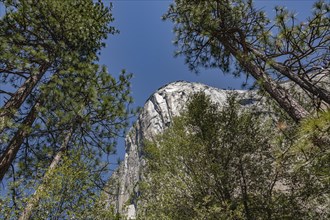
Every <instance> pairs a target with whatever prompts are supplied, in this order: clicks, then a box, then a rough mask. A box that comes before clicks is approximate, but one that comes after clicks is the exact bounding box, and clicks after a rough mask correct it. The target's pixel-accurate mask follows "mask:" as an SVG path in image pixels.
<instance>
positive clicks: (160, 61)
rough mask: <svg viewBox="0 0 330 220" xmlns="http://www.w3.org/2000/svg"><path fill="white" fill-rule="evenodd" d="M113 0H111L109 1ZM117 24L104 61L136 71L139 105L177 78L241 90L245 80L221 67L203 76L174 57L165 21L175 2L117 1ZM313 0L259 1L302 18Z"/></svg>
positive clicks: (117, 69)
mask: <svg viewBox="0 0 330 220" xmlns="http://www.w3.org/2000/svg"><path fill="white" fill-rule="evenodd" d="M105 2H107V3H108V2H109V1H105ZM112 2H113V6H114V8H113V15H114V17H115V22H114V23H113V25H114V26H115V27H117V28H118V29H119V30H120V34H119V35H115V36H110V38H109V39H108V40H107V47H106V48H105V49H103V51H102V54H101V63H103V64H105V65H107V66H108V69H109V71H110V73H112V74H117V73H119V72H120V71H121V69H126V70H127V71H128V72H132V73H133V75H134V78H133V80H132V94H133V97H134V100H135V106H143V104H144V102H145V101H146V99H147V98H148V97H149V96H150V95H151V94H152V93H153V92H154V91H156V90H157V89H158V88H159V87H161V86H163V85H165V84H166V83H169V82H173V81H176V80H187V81H193V82H201V83H205V84H207V85H210V86H214V87H218V88H224V89H228V88H234V89H240V88H241V85H242V82H243V81H244V79H237V78H233V77H232V76H230V75H223V74H222V73H221V71H220V70H217V69H215V70H204V69H201V71H200V73H199V75H196V74H194V73H192V72H190V71H189V69H188V67H187V66H186V65H185V64H184V58H183V57H179V58H174V56H173V54H174V51H175V50H176V48H175V47H174V46H173V45H172V40H173V38H174V34H173V33H172V27H173V25H172V23H170V22H169V21H166V22H164V21H162V20H161V16H162V15H163V14H164V13H165V12H166V11H167V8H168V6H169V4H170V3H171V2H172V1H167V0H159V1H155V0H144V1H141V0H115V1H112ZM313 2H314V1H313V0H290V1H284V0H259V1H258V0H257V1H256V5H257V6H258V7H262V8H265V9H266V11H267V14H270V15H271V14H273V13H274V11H273V8H274V6H275V5H285V6H287V7H288V8H289V9H292V10H294V11H295V12H296V13H297V14H298V17H300V18H304V16H305V15H306V14H310V12H311V8H312V4H313Z"/></svg>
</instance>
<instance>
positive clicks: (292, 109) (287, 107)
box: [222, 40, 309, 122]
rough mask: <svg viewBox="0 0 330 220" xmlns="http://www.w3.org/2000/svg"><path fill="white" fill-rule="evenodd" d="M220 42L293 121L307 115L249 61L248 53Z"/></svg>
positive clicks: (295, 101)
mask: <svg viewBox="0 0 330 220" xmlns="http://www.w3.org/2000/svg"><path fill="white" fill-rule="evenodd" d="M222 42H223V44H224V45H225V47H226V48H227V49H228V50H229V52H230V53H231V54H232V55H233V56H234V57H235V58H236V59H237V60H238V62H239V63H240V65H241V66H242V67H244V68H245V70H246V71H247V72H248V73H250V74H251V75H252V76H253V77H254V78H255V79H256V80H257V81H260V82H261V84H260V86H261V87H262V88H263V89H264V90H265V91H266V92H267V93H268V94H269V95H270V96H271V97H272V98H273V99H274V100H275V101H276V102H277V103H278V104H279V105H280V106H281V108H282V109H283V110H284V111H286V112H287V113H288V115H289V116H290V117H291V118H292V119H293V120H294V121H296V122H299V121H300V120H301V119H303V118H305V117H307V116H308V115H309V113H308V112H307V111H306V110H305V109H304V108H303V107H302V106H301V105H300V104H299V103H298V102H297V100H295V99H294V98H293V97H292V96H291V95H290V94H289V92H288V91H287V90H286V89H284V88H283V87H282V86H280V85H279V84H278V83H276V82H274V80H273V79H272V78H271V77H270V76H269V75H268V74H267V73H266V72H264V70H262V69H261V68H259V67H258V66H256V65H255V64H253V63H252V62H251V61H249V58H248V55H247V54H246V53H245V52H242V51H240V50H239V49H238V48H235V47H234V45H233V44H231V43H230V42H228V41H226V40H222Z"/></svg>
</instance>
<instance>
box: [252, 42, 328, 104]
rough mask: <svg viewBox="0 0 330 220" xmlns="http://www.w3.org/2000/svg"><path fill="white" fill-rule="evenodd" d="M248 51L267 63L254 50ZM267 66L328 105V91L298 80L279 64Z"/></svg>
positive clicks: (274, 63) (265, 59)
mask: <svg viewBox="0 0 330 220" xmlns="http://www.w3.org/2000/svg"><path fill="white" fill-rule="evenodd" d="M249 50H251V51H252V53H253V54H255V55H256V56H257V57H259V58H261V59H262V60H263V61H264V62H268V61H269V60H268V59H267V58H266V57H265V56H264V55H263V54H262V53H261V52H260V51H257V50H256V49H253V48H249ZM269 65H270V66H271V67H272V68H274V69H275V70H276V71H278V72H279V73H281V74H282V75H283V76H286V77H287V78H288V79H290V80H291V81H292V82H294V83H296V84H297V85H299V86H300V88H302V89H303V90H306V91H308V92H310V93H311V94H313V95H315V96H316V97H318V98H320V99H321V100H322V101H324V102H326V103H327V104H330V91H327V90H326V89H324V88H322V87H320V86H318V85H316V84H313V83H311V82H310V81H308V80H306V79H303V78H300V77H299V76H298V75H296V74H294V73H292V72H291V71H290V70H289V69H288V68H286V67H285V66H283V65H282V64H280V63H277V62H273V61H271V62H269Z"/></svg>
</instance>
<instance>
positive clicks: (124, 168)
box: [107, 81, 260, 219]
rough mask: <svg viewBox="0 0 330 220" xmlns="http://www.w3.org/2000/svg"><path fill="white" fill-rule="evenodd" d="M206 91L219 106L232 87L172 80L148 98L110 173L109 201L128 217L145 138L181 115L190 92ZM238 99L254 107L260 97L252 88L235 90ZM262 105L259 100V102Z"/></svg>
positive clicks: (132, 208) (135, 205)
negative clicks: (224, 88)
mask: <svg viewBox="0 0 330 220" xmlns="http://www.w3.org/2000/svg"><path fill="white" fill-rule="evenodd" d="M201 91H203V92H205V94H206V95H209V96H210V97H211V99H212V101H213V102H216V103H218V104H219V105H220V106H221V105H222V104H223V103H224V102H225V101H226V97H227V96H228V95H229V93H231V92H233V91H232V90H222V89H217V88H213V87H209V86H207V85H203V84H200V83H189V82H185V81H178V82H173V83H170V84H168V85H165V86H164V87H162V88H160V89H158V90H157V91H156V92H155V93H154V94H153V95H151V96H150V98H149V99H148V100H147V101H146V103H145V105H144V107H143V108H142V111H141V113H140V115H139V117H138V119H137V121H136V122H135V124H134V125H133V127H132V128H131V129H130V131H129V132H128V134H127V136H126V140H125V141H126V143H125V148H126V154H125V158H124V160H123V161H122V163H121V164H120V166H119V167H118V169H117V170H116V171H115V172H114V174H113V175H112V177H111V181H110V186H109V189H108V192H110V193H109V195H108V201H107V203H108V204H111V205H112V206H113V207H115V209H116V211H117V212H118V213H120V214H123V215H125V216H126V217H127V218H128V219H134V218H135V215H136V211H137V209H138V203H137V199H136V198H137V197H138V194H139V190H138V184H137V183H138V182H139V181H140V180H141V179H142V178H143V167H144V166H145V162H144V159H143V151H142V149H143V140H145V139H148V140H150V139H152V138H153V137H154V136H155V135H156V134H159V133H161V132H162V131H163V130H164V129H165V128H167V127H168V126H169V125H170V124H171V121H172V119H173V117H174V116H178V115H179V114H180V112H182V110H183V109H184V107H185V104H186V102H187V100H188V97H189V95H191V94H193V93H196V92H201ZM235 92H236V93H237V94H238V98H239V103H240V104H241V105H243V106H245V107H252V106H255V105H256V104H257V103H259V102H260V101H258V100H260V98H258V97H257V95H256V94H255V92H253V91H244V90H235ZM258 106H260V103H259V104H258Z"/></svg>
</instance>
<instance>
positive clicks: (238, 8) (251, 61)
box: [163, 0, 330, 121]
mask: <svg viewBox="0 0 330 220" xmlns="http://www.w3.org/2000/svg"><path fill="white" fill-rule="evenodd" d="M275 10H276V16H275V18H273V19H271V18H269V17H267V16H266V13H265V11H264V10H263V9H258V8H256V7H255V6H254V4H253V0H211V1H205V0H193V1H191V0H175V1H174V3H173V4H171V6H170V7H169V10H168V11H167V13H166V14H165V15H164V17H163V18H164V19H166V20H170V21H172V22H173V23H174V32H175V34H176V37H175V41H174V43H175V45H176V46H177V47H178V51H177V53H176V54H177V55H183V56H185V58H186V63H187V65H188V66H189V68H190V69H191V70H194V71H199V68H200V67H204V68H219V69H221V70H222V71H223V72H224V73H231V74H233V75H234V76H241V75H242V74H245V75H246V77H251V76H252V77H253V78H254V79H255V85H257V86H260V87H261V88H262V89H264V90H265V91H266V92H267V93H268V94H269V95H270V97H271V98H273V99H274V100H276V102H277V103H278V104H279V106H280V107H281V108H282V109H284V111H286V112H287V113H288V114H289V115H290V117H292V118H293V119H294V120H295V121H299V120H301V119H302V118H304V117H306V116H308V115H309V112H308V111H307V110H306V109H305V108H304V107H303V106H304V105H303V104H304V103H300V102H299V100H297V99H296V98H295V97H294V96H292V94H291V93H290V92H289V91H288V89H287V88H284V87H282V85H280V83H279V82H280V81H287V80H289V81H291V82H292V83H293V84H294V85H296V86H297V87H300V88H301V89H302V91H304V92H306V93H307V95H308V96H310V97H312V100H313V102H314V103H318V104H317V105H315V106H313V107H314V108H316V109H318V108H319V107H320V103H322V102H325V103H327V104H330V91H329V81H327V80H329V77H328V75H329V74H328V72H329V62H328V61H329V54H330V53H329V44H330V40H329V38H328V37H327V36H329V34H330V29H329V28H328V26H329V23H330V20H329V11H330V5H329V3H328V2H326V1H323V0H320V1H316V3H315V5H314V8H313V13H312V15H311V16H310V17H308V18H306V21H304V22H298V21H297V18H296V17H295V14H294V13H293V12H290V11H288V10H287V9H285V8H284V7H276V8H275ZM321 77H323V80H319V79H320V78H321ZM284 94H285V95H284ZM305 95H306V94H305ZM315 97H317V98H315ZM313 110H314V109H313Z"/></svg>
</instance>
